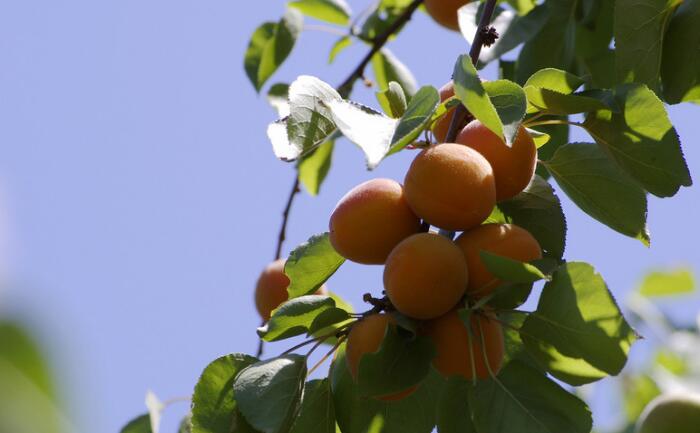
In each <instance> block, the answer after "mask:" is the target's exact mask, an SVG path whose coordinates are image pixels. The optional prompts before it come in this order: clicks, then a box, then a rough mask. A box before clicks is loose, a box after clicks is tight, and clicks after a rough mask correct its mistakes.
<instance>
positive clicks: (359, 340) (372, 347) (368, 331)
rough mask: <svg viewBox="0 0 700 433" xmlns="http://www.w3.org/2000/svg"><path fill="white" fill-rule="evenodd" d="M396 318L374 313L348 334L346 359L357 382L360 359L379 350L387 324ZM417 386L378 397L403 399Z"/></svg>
mask: <svg viewBox="0 0 700 433" xmlns="http://www.w3.org/2000/svg"><path fill="white" fill-rule="evenodd" d="M394 324H395V321H394V319H393V318H392V317H391V316H390V315H387V314H373V315H371V316H367V317H365V318H363V319H362V320H360V321H359V322H357V323H355V324H354V325H353V327H352V329H351V330H350V334H349V335H348V341H347V347H346V349H345V360H346V361H347V364H348V369H349V370H350V375H351V376H352V378H353V379H354V380H355V382H357V375H358V373H359V371H360V360H361V359H362V356H363V355H365V354H367V353H374V352H376V351H378V350H379V348H380V346H381V345H382V341H383V340H384V336H385V335H386V328H387V326H390V325H392V326H393V325H394ZM416 388H417V386H412V387H409V388H408V389H406V390H403V391H400V392H398V393H396V394H391V395H387V396H381V397H378V398H379V399H380V400H384V401H396V400H401V399H402V398H404V397H408V396H409V395H411V394H413V392H414V391H415V390H416Z"/></svg>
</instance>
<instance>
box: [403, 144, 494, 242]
mask: <svg viewBox="0 0 700 433" xmlns="http://www.w3.org/2000/svg"><path fill="white" fill-rule="evenodd" d="M404 192H405V194H406V200H407V201H408V204H409V206H410V207H411V209H413V211H414V212H415V213H416V215H418V216H419V217H421V218H423V219H425V220H426V221H428V222H429V223H430V224H432V225H434V226H437V227H440V228H442V229H446V230H459V231H461V230H468V229H470V228H472V227H475V226H477V225H479V224H481V222H482V221H484V220H485V219H486V218H487V217H488V216H489V215H490V214H491V211H492V210H493V207H494V206H495V204H496V183H495V181H494V177H493V170H492V169H491V165H490V164H489V162H488V161H487V160H486V159H485V158H484V157H483V156H481V154H480V153H479V152H477V151H475V150H474V149H471V148H469V147H467V146H463V145H461V144H455V143H443V144H438V145H436V146H431V147H429V148H427V149H424V150H423V151H421V153H419V154H418V156H416V158H415V159H414V160H413V163H412V164H411V166H410V167H409V169H408V172H407V173H406V179H405V181H404Z"/></svg>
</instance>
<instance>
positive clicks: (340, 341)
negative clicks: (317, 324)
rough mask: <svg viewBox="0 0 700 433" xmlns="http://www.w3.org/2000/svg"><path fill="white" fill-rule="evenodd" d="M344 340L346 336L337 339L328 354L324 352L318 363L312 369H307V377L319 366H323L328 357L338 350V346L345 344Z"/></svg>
mask: <svg viewBox="0 0 700 433" xmlns="http://www.w3.org/2000/svg"><path fill="white" fill-rule="evenodd" d="M345 340H347V337H346V335H341V336H340V337H339V338H338V341H337V342H336V343H335V344H334V345H333V347H332V348H331V350H329V351H328V352H326V354H325V355H323V356H322V357H321V359H319V360H318V362H317V363H316V364H314V366H313V367H311V369H309V372H308V373H307V375H310V374H311V373H313V372H314V371H315V370H316V369H317V368H318V367H320V366H321V364H323V363H324V362H325V361H326V359H328V357H329V356H331V355H332V354H334V353H335V351H336V350H338V348H339V347H340V345H341V344H343V343H344V342H345Z"/></svg>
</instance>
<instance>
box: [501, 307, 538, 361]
mask: <svg viewBox="0 0 700 433" xmlns="http://www.w3.org/2000/svg"><path fill="white" fill-rule="evenodd" d="M528 314H529V313H524V312H522V311H506V312H503V313H500V314H499V315H498V320H500V321H501V323H503V339H504V343H505V349H506V350H505V356H504V358H503V365H506V364H508V363H509V362H513V361H518V362H522V363H525V364H527V366H528V367H530V368H532V369H535V370H537V371H539V372H540V373H541V374H543V375H544V374H546V373H545V370H544V369H543V368H542V366H541V365H540V364H539V363H538V362H537V359H535V358H534V357H533V356H532V355H531V354H530V353H529V352H528V351H527V348H526V347H525V343H523V340H522V338H520V328H522V326H523V324H524V323H525V319H527V316H528Z"/></svg>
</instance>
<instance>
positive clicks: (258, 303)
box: [255, 259, 328, 322]
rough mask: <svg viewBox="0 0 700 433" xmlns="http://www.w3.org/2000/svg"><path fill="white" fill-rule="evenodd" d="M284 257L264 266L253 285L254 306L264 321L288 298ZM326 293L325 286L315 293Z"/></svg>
mask: <svg viewBox="0 0 700 433" xmlns="http://www.w3.org/2000/svg"><path fill="white" fill-rule="evenodd" d="M285 262H286V260H285V259H279V260H275V261H274V262H272V263H270V264H269V265H267V266H266V267H265V269H264V270H263V271H262V273H261V274H260V277H258V282H257V284H256V285H255V307H256V308H257V310H258V314H260V317H262V319H263V320H264V321H266V322H267V321H268V320H270V314H271V313H272V310H274V309H275V308H277V307H279V306H280V304H282V303H283V302H284V301H286V300H287V299H288V298H289V294H288V293H287V287H289V277H287V275H285V273H284V264H285ZM326 293H328V290H326V286H325V285H323V286H321V287H320V288H319V289H318V290H317V291H316V293H315V294H316V295H325V294H326Z"/></svg>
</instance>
